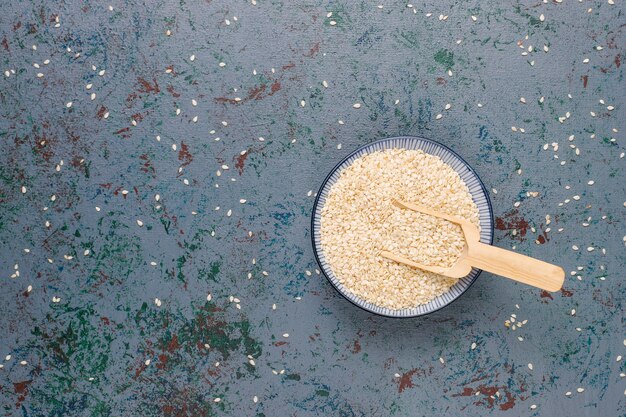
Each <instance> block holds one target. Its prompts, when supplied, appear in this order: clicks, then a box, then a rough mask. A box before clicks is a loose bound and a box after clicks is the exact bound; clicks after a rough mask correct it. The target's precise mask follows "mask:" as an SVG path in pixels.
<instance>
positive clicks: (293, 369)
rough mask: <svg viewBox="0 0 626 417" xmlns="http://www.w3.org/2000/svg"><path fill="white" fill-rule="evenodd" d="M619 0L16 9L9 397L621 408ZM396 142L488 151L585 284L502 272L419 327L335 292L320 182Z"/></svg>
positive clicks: (518, 221)
mask: <svg viewBox="0 0 626 417" xmlns="http://www.w3.org/2000/svg"><path fill="white" fill-rule="evenodd" d="M615 3H616V4H614V5H611V4H609V3H608V2H607V1H584V2H582V3H581V2H577V1H573V0H565V1H563V2H562V3H556V2H551V3H542V2H539V1H535V2H527V1H524V2H453V1H441V2H435V1H427V2H416V3H415V4H414V5H413V7H407V4H406V3H401V2H383V3H382V4H383V5H384V7H383V8H382V9H379V8H377V7H376V6H377V3H373V2H365V1H362V2H345V1H344V2H320V1H316V2H304V1H295V2H275V1H263V0H259V1H258V4H256V5H253V4H252V3H251V2H245V1H234V2H226V1H204V2H192V1H179V2H133V1H128V2H121V1H113V2H110V3H109V2H91V1H88V2H78V1H65V2H60V1H59V2H42V1H26V2H20V3H18V2H12V3H6V2H5V4H4V6H3V8H2V14H1V16H0V43H1V46H0V69H1V71H2V73H3V75H2V78H1V79H0V140H1V141H2V142H1V146H2V148H1V150H2V152H1V155H0V162H1V163H0V242H1V246H0V271H2V272H1V277H0V280H1V281H0V282H1V285H2V287H1V291H0V305H1V306H2V307H1V309H0V311H1V313H2V314H1V315H0V355H1V357H0V361H1V362H0V363H1V364H2V366H3V367H2V369H0V398H1V399H0V404H1V407H2V413H3V414H4V415H7V416H12V415H22V416H50V415H54V416H66V415H72V416H120V415H142V416H157V415H165V416H212V415H216V416H217V415H258V416H309V415H341V416H372V415H376V416H377V415H397V416H421V415H443V414H450V415H458V416H475V415H508V416H522V415H524V416H526V415H542V416H543V415H545V416H600V415H601V416H614V415H625V414H626V402H625V398H626V397H625V395H624V390H625V389H626V384H625V379H624V378H622V377H621V376H620V373H623V372H624V371H625V370H624V365H623V364H624V361H618V360H617V359H618V357H621V356H619V355H623V354H624V353H625V351H626V347H625V341H624V339H626V334H625V332H624V314H623V304H624V284H623V279H624V268H625V267H626V262H625V259H626V255H625V253H624V242H623V236H624V235H625V234H626V232H625V227H624V221H625V216H626V208H625V207H624V200H626V198H625V195H626V192H625V191H626V190H625V185H624V160H625V159H624V158H623V155H624V154H623V153H624V151H625V149H624V145H623V141H624V139H623V132H624V131H625V130H626V125H625V123H624V120H625V118H624V106H625V105H626V102H625V100H624V83H623V76H624V69H623V68H621V62H622V60H623V58H624V45H625V44H626V43H625V35H624V33H625V32H624V31H625V29H624V3H623V1H621V0H615ZM109 5H110V6H111V9H109V7H108V6H109ZM588 9H589V10H588ZM414 10H415V12H414ZM329 12H332V13H333V14H332V16H330V17H327V13H329ZM542 14H543V15H544V19H543V20H542V19H540V16H541V15H542ZM472 16H475V20H473V19H472ZM57 17H58V27H55V26H57V20H56V19H57ZM235 17H236V19H235ZM226 19H228V21H229V23H230V24H226ZM331 22H335V23H336V24H335V25H331ZM168 30H169V31H170V33H169V35H168V34H167V33H166V31H168ZM459 41H460V42H459ZM33 45H36V49H34V48H33ZM544 45H545V47H546V49H547V52H546V51H544ZM531 46H532V48H531ZM598 47H601V48H598ZM78 54H79V55H78ZM192 55H194V59H193V60H192V59H191V56H192ZM585 59H588V60H589V61H588V62H585ZM46 60H49V62H48V63H47V64H46V63H45V61H46ZM220 62H222V63H224V66H220V65H219V63H220ZM33 64H37V65H38V66H39V67H35V66H34V65H33ZM92 66H93V67H95V69H93V67H92ZM102 70H104V71H105V72H104V73H102V74H101V75H99V74H100V71H102ZM253 71H254V72H256V74H255V73H254V72H253ZM38 74H42V75H41V76H38ZM324 80H326V81H327V83H328V87H327V88H326V87H324V86H323V84H322V82H323V81H324ZM87 85H91V88H90V89H87ZM235 89H236V90H235ZM92 93H94V94H95V97H94V98H93V99H91V94H92ZM568 94H569V95H571V97H569V96H568ZM237 98H239V99H240V100H237ZM521 98H524V99H525V103H523V102H522V100H521ZM542 98H543V99H542ZM192 100H195V103H196V105H194V104H193V103H192ZM302 100H304V103H303V104H304V105H303V106H302V105H301V101H302ZM600 100H602V102H600ZM396 101H397V104H396ZM70 102H71V106H69V103H70ZM354 103H361V104H362V106H361V108H360V109H355V108H353V104H354ZM447 103H450V104H451V109H450V110H444V107H445V105H446V104H447ZM479 103H480V104H481V105H482V107H480V106H479V105H478V104H479ZM177 109H180V112H179V114H177V113H178V112H177ZM438 114H441V115H442V117H441V118H439V119H437V117H436V116H437V115H438ZM195 117H197V119H196V120H194V118H195ZM560 118H561V119H560ZM340 120H341V121H342V122H341V123H340V122H339V121H340ZM222 122H226V123H227V124H226V125H225V124H224V123H222ZM521 129H523V130H524V131H523V132H522V130H521ZM396 135H419V136H424V137H428V138H431V139H434V140H437V141H440V142H442V143H444V144H446V145H448V146H450V147H451V148H453V149H454V150H455V151H456V152H458V153H459V154H460V155H461V156H462V157H463V158H465V159H466V160H467V161H468V162H469V164H470V165H472V166H473V167H474V168H475V169H476V171H477V172H478V173H479V175H480V176H481V178H482V180H483V181H484V182H485V184H486V186H487V188H488V189H490V190H492V192H491V198H492V202H493V205H494V211H495V216H496V218H497V221H496V227H497V229H498V230H497V231H496V236H495V243H496V244H497V245H498V246H501V247H505V248H511V247H515V248H516V250H518V251H520V252H523V253H525V254H528V255H531V256H537V257H540V258H542V259H545V260H548V261H552V262H555V263H558V264H560V265H562V266H563V267H564V268H565V270H566V271H567V280H566V283H565V286H564V290H563V291H562V292H561V293H556V294H551V295H548V294H542V293H540V291H538V290H535V289H533V288H529V287H526V286H523V285H518V284H515V283H513V282H510V281H507V280H503V279H500V278H497V277H494V276H491V275H489V274H484V275H482V276H481V277H480V278H479V280H478V282H477V283H476V284H475V285H474V286H473V287H472V288H471V289H470V290H469V291H468V292H467V293H466V294H465V295H464V296H463V297H462V298H461V299H459V300H458V301H457V302H455V303H454V304H452V305H451V306H450V307H448V308H446V309H444V310H442V311H440V312H438V313H436V314H433V315H431V316H429V317H427V318H421V319H415V320H404V321H398V320H392V319H383V318H379V317H376V316H372V315H370V314H367V313H365V312H363V311H360V310H358V309H356V308H355V307H354V306H352V305H351V304H349V303H348V302H347V301H345V300H344V299H342V298H341V297H340V296H339V295H338V294H337V293H335V292H334V290H333V289H332V288H331V286H330V285H329V284H328V283H327V282H326V280H325V279H324V278H323V277H322V276H320V275H318V274H317V273H316V272H315V269H316V268H317V265H315V261H314V259H313V254H312V250H311V245H310V235H309V216H310V210H311V207H312V203H313V196H312V195H309V190H312V192H313V193H314V192H315V190H316V189H317V187H319V185H320V184H321V181H322V180H323V178H324V177H325V175H326V174H327V172H328V171H329V170H330V169H331V168H332V167H333V166H334V165H335V164H336V163H337V162H338V161H339V160H340V159H341V158H342V157H343V156H345V155H346V154H348V153H349V152H351V151H352V150H354V149H355V148H357V147H358V146H360V145H362V144H365V143H368V142H370V141H372V140H375V139H379V138H383V137H388V136H396ZM572 135H573V136H572ZM157 136H158V137H159V138H160V140H157ZM260 137H262V138H264V140H263V141H261V140H260V139H259V138H260ZM217 138H219V140H217ZM569 138H572V139H571V140H569ZM546 144H547V147H546V146H545V145H546ZM556 144H558V149H556ZM174 145H175V148H174ZM339 145H341V146H339ZM544 147H546V150H544V149H543V148H544ZM244 150H245V151H246V154H245V155H241V152H242V151H244ZM563 163H564V165H561V164H563ZM222 165H226V166H228V168H227V169H226V168H223V167H222ZM218 170H220V171H221V175H220V176H218V175H217V171H218ZM233 180H236V181H233ZM589 181H594V183H593V185H588V182H589ZM216 185H219V188H216ZM22 187H24V188H22ZM124 191H127V193H124ZM496 191H497V192H496ZM535 193H536V194H535ZM156 194H158V195H159V196H160V199H159V201H156V199H155V196H156ZM52 196H54V200H53V199H52ZM575 196H577V197H575ZM240 199H246V200H247V201H246V203H245V204H241V203H239V200H240ZM516 202H519V204H518V206H517V207H515V203H516ZM218 206H219V207H220V209H219V210H216V207H218ZM96 207H97V208H98V209H99V210H97V209H96ZM228 210H232V215H231V216H228V215H227V212H228ZM546 215H550V224H549V225H548V224H547V222H546ZM138 220H139V221H140V222H141V225H140V224H139V223H138V222H137V221H138ZM46 222H49V223H46ZM548 228H550V231H547V229H548ZM249 232H251V236H250V235H249ZM573 247H577V248H578V249H573ZM588 248H592V249H593V250H592V251H589V250H588ZM25 249H28V250H29V252H26V251H25ZM86 251H88V252H86ZM253 258H254V259H255V260H256V263H255V264H253V263H252V259H253ZM17 271H19V274H18V273H17ZM263 271H266V272H267V275H264V274H263ZM307 271H308V272H309V273H310V274H311V275H308V273H307ZM570 271H573V272H574V273H573V274H572V275H570ZM248 273H250V274H251V279H248ZM29 286H30V287H29ZM28 288H31V290H30V291H29V290H28ZM208 294H211V300H210V301H207V295H208ZM231 296H232V297H233V299H232V301H231V299H230V298H229V297H231ZM235 298H237V299H239V300H240V301H239V303H237V301H236V300H235ZM155 299H158V301H155ZM158 304H160V306H159V305H158ZM237 304H239V305H240V307H241V308H240V309H238V308H237ZM273 304H276V309H275V310H274V309H272V305H273ZM517 306H518V307H517ZM512 314H515V315H516V317H515V319H516V322H515V323H519V322H520V321H523V320H528V321H527V322H526V324H524V325H523V326H522V327H521V328H517V327H516V330H513V329H512V327H511V325H512V324H515V323H510V326H509V327H506V326H505V321H506V320H509V321H510V320H511V315H512ZM516 326H517V325H516ZM287 333H288V334H289V336H288V337H286V336H284V334H287ZM518 337H521V338H522V339H523V340H521V341H520V340H519V339H518ZM472 343H476V347H475V349H472V346H473V345H472ZM205 344H207V345H208V346H209V347H208V348H207V347H205ZM5 355H10V356H11V357H10V359H6V360H4V359H2V358H3V357H4V356H5ZM248 355H250V357H252V358H254V366H253V365H251V364H250V363H249V358H248ZM440 358H441V360H440ZM147 360H149V361H150V362H149V363H148V364H147V362H146V361H147ZM22 361H25V364H24V365H22V364H20V362H22ZM216 362H219V366H216ZM442 362H443V363H442ZM529 363H532V369H529V366H528V364H529ZM283 370H284V372H282V371H283ZM272 371H276V373H277V374H274V373H273V372H272ZM578 388H581V389H584V391H582V392H578V391H579V390H578ZM567 392H571V395H569V396H568V395H566V393H567ZM254 396H257V397H258V402H257V403H255V402H253V397H254ZM217 398H219V399H220V401H219V402H215V399H217ZM533 405H536V408H534V409H533V408H531V406H533Z"/></svg>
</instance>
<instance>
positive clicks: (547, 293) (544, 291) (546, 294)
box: [539, 290, 554, 300]
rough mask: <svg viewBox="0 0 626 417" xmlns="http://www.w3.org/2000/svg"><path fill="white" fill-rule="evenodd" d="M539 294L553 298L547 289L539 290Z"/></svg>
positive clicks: (542, 296)
mask: <svg viewBox="0 0 626 417" xmlns="http://www.w3.org/2000/svg"><path fill="white" fill-rule="evenodd" d="M539 296H540V297H541V298H549V299H551V300H554V298H553V297H552V295H551V294H550V293H549V292H548V291H546V290H541V292H540V293H539Z"/></svg>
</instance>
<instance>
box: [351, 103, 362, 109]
mask: <svg viewBox="0 0 626 417" xmlns="http://www.w3.org/2000/svg"><path fill="white" fill-rule="evenodd" d="M352 107H354V108H355V109H360V108H361V103H354V104H353V105H352Z"/></svg>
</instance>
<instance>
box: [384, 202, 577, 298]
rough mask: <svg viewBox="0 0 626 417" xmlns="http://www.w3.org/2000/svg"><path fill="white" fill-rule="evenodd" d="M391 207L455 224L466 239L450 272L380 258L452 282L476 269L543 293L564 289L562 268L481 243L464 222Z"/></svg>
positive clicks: (395, 257)
mask: <svg viewBox="0 0 626 417" xmlns="http://www.w3.org/2000/svg"><path fill="white" fill-rule="evenodd" d="M393 204H394V205H396V206H398V207H400V208H403V209H409V210H413V211H417V212H420V213H424V214H428V215H430V216H435V217H439V218H441V219H445V220H448V221H450V222H452V223H456V224H458V225H459V226H461V230H463V234H464V235H465V243H466V245H465V248H464V249H463V252H462V253H461V257H460V258H459V260H458V261H457V262H456V263H455V264H454V265H452V266H451V267H449V268H442V267H438V266H429V265H422V264H420V263H418V262H414V261H412V260H410V259H406V258H404V257H402V256H398V255H395V254H393V253H391V252H388V251H382V252H381V253H380V254H381V256H383V257H385V258H387V259H390V260H392V261H396V262H399V263H402V264H405V265H408V266H411V267H414V268H419V269H423V270H425V271H430V272H434V273H436V274H439V275H445V276H447V277H451V278H462V277H464V276H466V275H468V274H469V273H470V271H471V270H472V267H475V268H479V269H482V270H485V271H488V272H492V273H494V274H498V275H502V276H503V277H506V278H510V279H512V280H515V281H519V282H523V283H524V284H528V285H532V286H534V287H537V288H541V289H543V290H546V291H558V290H560V289H561V286H562V285H563V281H564V280H565V271H563V268H561V267H559V266H556V265H552V264H549V263H547V262H543V261H540V260H538V259H534V258H531V257H529V256H525V255H522V254H519V253H517V252H512V251H508V250H505V249H501V248H498V247H495V246H491V245H487V244H484V243H481V242H480V233H479V232H478V228H477V227H476V226H474V225H473V224H472V223H470V222H468V221H467V220H465V219H462V218H460V217H455V216H450V215H448V214H443V213H439V212H437V211H434V210H431V209H429V208H426V207H422V206H418V205H416V204H411V203H406V202H403V201H397V200H394V201H393Z"/></svg>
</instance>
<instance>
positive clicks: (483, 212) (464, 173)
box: [311, 136, 493, 317]
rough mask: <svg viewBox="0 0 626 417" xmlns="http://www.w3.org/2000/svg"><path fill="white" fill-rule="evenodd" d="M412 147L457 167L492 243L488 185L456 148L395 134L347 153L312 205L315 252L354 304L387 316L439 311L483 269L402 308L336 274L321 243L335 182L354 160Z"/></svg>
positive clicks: (482, 231) (324, 269)
mask: <svg viewBox="0 0 626 417" xmlns="http://www.w3.org/2000/svg"><path fill="white" fill-rule="evenodd" d="M394 148H396V149H397V148H402V149H410V150H418V149H419V150H422V151H424V152H425V153H427V154H430V155H436V156H438V157H439V158H441V160H442V161H443V162H445V163H446V164H448V165H450V167H452V169H454V170H455V171H456V172H457V173H458V174H459V176H460V177H461V179H462V180H463V181H464V182H465V184H466V185H467V187H468V188H469V191H470V194H471V195H472V199H473V200H474V203H476V206H478V220H479V223H480V241H481V242H483V243H487V244H491V243H492V242H493V210H492V208H491V201H490V200H489V194H488V193H487V190H486V189H485V185H484V184H483V183H482V181H481V180H480V178H479V177H478V175H477V174H476V172H475V171H474V170H473V169H472V168H471V167H470V166H469V165H468V164H467V162H465V161H464V160H463V158H461V157H460V156H459V155H457V154H456V153H455V152H454V151H452V150H451V149H450V148H448V147H447V146H445V145H442V144H440V143H437V142H435V141H432V140H430V139H424V138H420V137H414V136H401V137H396V138H388V139H381V140H378V141H376V142H372V143H369V144H367V145H365V146H362V147H361V148H359V149H357V150H356V151H354V152H352V153H351V154H350V155H348V156H346V157H345V158H344V159H343V160H342V161H341V162H339V163H338V164H337V166H335V168H333V169H332V171H330V174H328V176H327V177H326V179H325V180H324V182H323V183H322V186H321V187H320V190H319V191H318V193H317V197H316V198H315V203H314V205H313V214H312V216H311V231H312V232H311V239H312V241H313V252H314V253H315V258H316V259H317V263H318V264H319V265H320V267H321V270H322V272H323V273H324V275H325V276H326V278H328V281H330V283H331V284H332V285H333V286H334V287H335V288H336V289H337V291H339V293H340V294H341V295H343V296H344V297H345V298H346V299H347V300H348V301H350V302H351V303H352V304H354V305H356V306H358V307H360V308H362V309H364V310H367V311H369V312H372V313H375V314H379V315H381V316H387V317H417V316H423V315H425V314H429V313H432V312H434V311H437V310H439V309H441V308H443V307H445V306H447V305H448V304H450V303H451V302H452V301H454V300H456V299H457V298H459V297H460V296H461V295H462V294H463V293H464V292H465V291H467V289H468V288H469V287H470V286H471V285H472V284H473V283H474V281H476V278H478V275H480V273H481V270H480V269H475V268H474V269H472V272H470V274H469V275H467V276H466V277H463V278H461V279H459V281H458V282H457V283H456V284H454V285H453V286H452V287H451V288H450V289H449V290H448V291H447V292H446V293H444V294H442V295H440V296H439V297H437V298H435V299H433V300H432V301H430V302H429V303H427V304H422V305H419V306H416V307H413V308H405V309H402V310H391V309H389V308H385V307H380V306H377V305H375V304H372V303H369V302H367V301H365V300H363V299H361V298H359V297H357V296H356V295H354V294H353V293H352V292H350V291H349V290H348V289H347V288H346V287H344V286H343V284H342V283H341V281H339V279H338V278H337V277H336V276H335V274H334V273H333V271H332V269H331V268H330V265H329V264H328V263H327V262H326V256H325V254H324V250H323V249H322V245H321V243H320V241H321V239H320V230H321V225H320V220H321V214H322V207H324V204H325V202H326V198H327V197H328V193H329V191H330V188H331V187H332V186H333V184H334V183H335V182H336V181H337V180H338V179H339V176H340V175H341V172H342V171H343V170H344V169H345V168H347V167H348V166H350V164H352V162H354V160H356V159H358V158H360V157H361V156H363V155H366V154H369V153H373V152H377V151H382V150H385V149H394Z"/></svg>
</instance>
